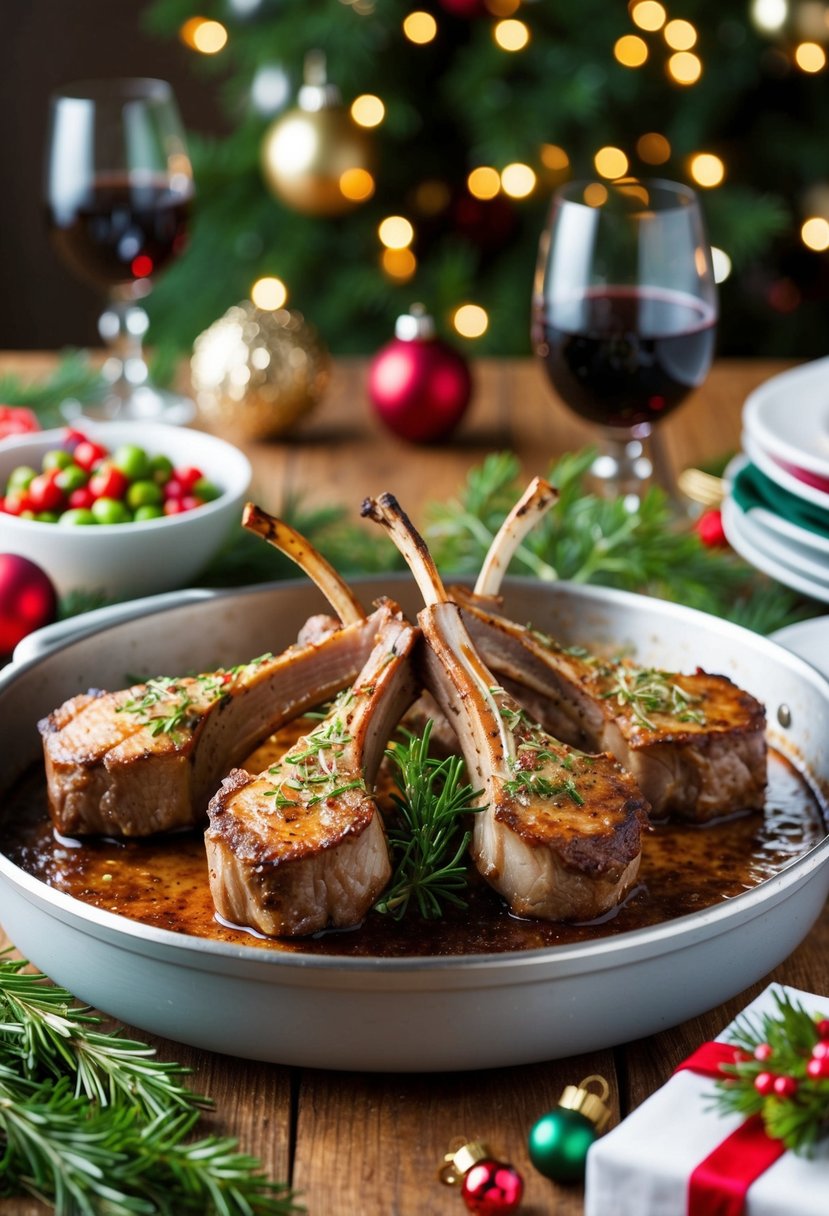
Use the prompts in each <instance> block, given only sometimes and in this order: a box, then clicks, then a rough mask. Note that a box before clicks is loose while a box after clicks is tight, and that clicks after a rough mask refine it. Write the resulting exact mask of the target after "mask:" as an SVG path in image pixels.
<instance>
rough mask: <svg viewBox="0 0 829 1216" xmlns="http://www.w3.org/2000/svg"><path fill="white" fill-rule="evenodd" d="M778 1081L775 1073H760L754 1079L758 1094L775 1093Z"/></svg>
mask: <svg viewBox="0 0 829 1216" xmlns="http://www.w3.org/2000/svg"><path fill="white" fill-rule="evenodd" d="M776 1080H777V1078H776V1077H775V1075H774V1073H773V1072H758V1074H757V1076H756V1077H755V1078H754V1088H755V1089H756V1090H757V1092H758V1094H764V1095H765V1094H770V1093H773V1092H774V1082H775V1081H776Z"/></svg>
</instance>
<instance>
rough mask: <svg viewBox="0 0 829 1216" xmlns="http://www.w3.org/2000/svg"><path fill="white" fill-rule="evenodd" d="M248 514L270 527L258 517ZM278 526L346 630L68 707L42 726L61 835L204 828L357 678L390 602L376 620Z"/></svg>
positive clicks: (337, 628) (274, 536)
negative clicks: (281, 737)
mask: <svg viewBox="0 0 829 1216" xmlns="http://www.w3.org/2000/svg"><path fill="white" fill-rule="evenodd" d="M248 514H249V515H250V517H251V519H253V520H256V521H259V520H260V515H261V513H260V515H258V514H257V512H256V510H255V508H252V507H251V508H250V511H249V512H248ZM269 527H270V529H271V534H270V536H269V539H271V540H272V541H273V542H274V543H276V544H277V545H278V547H280V548H283V549H284V550H285V551H286V552H288V553H289V554H290V555H291V556H293V557H294V560H296V561H299V562H300V564H301V565H302V566H303V569H305V570H306V571H307V573H308V574H309V575H310V576H311V577H312V578H313V579H314V580H315V581H316V582H317V583H318V585H319V586H320V587H321V589H322V590H323V592H324V594H325V595H326V597H327V598H328V599H329V602H331V603H332V604H333V606H334V608H335V610H336V612H337V613H338V614H339V618H340V619H339V622H329V625H328V627H327V628H326V629H325V630H317V631H316V637H315V638H310V639H309V640H307V641H304V642H303V643H302V644H297V645H294V646H290V647H289V648H288V649H287V650H285V651H284V652H283V653H282V654H279V655H277V656H273V655H262V656H261V657H260V658H257V659H254V660H252V661H251V662H250V663H244V664H241V665H240V666H237V667H233V668H230V669H225V668H219V669H218V670H216V671H211V672H207V673H205V674H202V675H196V676H183V677H180V678H170V677H163V676H162V677H158V678H157V679H153V680H149V681H147V682H146V683H143V684H136V685H133V686H132V687H131V688H127V689H123V690H121V691H118V692H109V693H105V692H100V691H92V692H88V693H84V694H82V695H80V696H76V697H73V698H72V699H71V700H69V701H67V702H66V703H65V704H63V705H61V706H60V707H59V708H58V709H56V710H55V711H54V712H53V713H52V714H50V715H49V716H48V717H47V718H45V719H43V721H41V722H40V723H39V724H38V726H39V729H40V733H41V735H42V738H43V749H44V757H45V762H46V779H47V791H48V798H49V813H50V815H51V817H52V820H53V822H54V824H55V826H56V828H57V829H58V831H60V832H62V833H64V834H66V835H71V836H74V835H85V834H89V833H103V834H106V835H122V836H146V835H150V834H152V833H156V832H164V831H170V830H173V829H176V828H182V827H192V826H195V825H197V824H199V823H200V822H202V821H203V819H204V818H205V815H206V811H207V803H208V800H209V798H210V797H211V795H212V794H213V793H214V792H215V791H216V789H217V787H218V785H219V782H220V780H221V778H222V777H223V776H224V775H225V773H227V771H228V769H230V768H231V767H232V766H233V765H237V764H240V763H241V762H242V761H243V760H244V759H245V757H246V756H247V755H249V754H250V752H251V751H252V750H253V748H254V747H255V746H256V745H257V744H259V743H261V741H262V740H263V739H264V738H266V737H267V736H268V735H269V734H271V733H272V732H273V731H275V730H277V729H278V728H279V727H280V726H282V725H283V724H284V723H286V722H288V721H291V720H292V719H294V718H296V717H298V716H299V715H300V714H302V713H304V712H305V711H306V710H308V709H311V708H313V707H314V706H315V705H318V704H320V703H322V702H324V701H327V700H330V698H331V697H333V696H335V695H336V694H337V693H338V692H339V691H340V690H341V689H343V688H345V687H347V686H348V685H349V684H351V682H352V681H353V680H354V678H355V677H356V676H357V674H358V672H359V671H360V669H361V668H362V667H363V665H364V663H365V662H366V659H367V658H368V656H369V654H370V653H371V651H372V648H373V646H374V643H375V639H376V637H377V635H378V632H379V631H380V630H381V629H382V628H383V627H384V626H385V625H386V624H387V622H388V621H389V620H390V619H391V618H392V617H393V616H394V613H395V609H394V608H393V607H391V606H389V605H387V604H383V605H380V606H379V607H378V609H377V611H376V612H375V613H373V614H372V616H371V617H366V614H365V612H364V611H363V609H362V607H361V606H360V605H359V603H358V602H357V601H356V599H355V598H354V596H353V595H352V593H351V591H350V590H349V588H348V587H347V586H346V585H345V583H343V581H342V580H341V579H340V578H339V576H338V575H337V574H336V572H335V571H334V570H333V569H332V568H331V567H330V566H329V565H328V563H327V562H326V561H325V559H324V558H322V557H321V556H320V555H319V554H316V553H315V552H314V551H313V549H312V548H311V546H309V545H308V544H307V542H305V541H304V538H302V537H301V536H300V535H299V533H296V532H295V531H294V530H293V529H291V528H289V527H288V526H287V525H286V524H281V523H278V522H277V521H272V522H271V525H269Z"/></svg>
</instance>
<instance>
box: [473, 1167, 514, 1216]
mask: <svg viewBox="0 0 829 1216" xmlns="http://www.w3.org/2000/svg"><path fill="white" fill-rule="evenodd" d="M523 1194H524V1180H523V1179H522V1177H521V1175H520V1174H519V1173H518V1170H516V1169H515V1168H514V1167H513V1166H511V1165H507V1164H506V1162H503V1161H493V1160H491V1159H489V1158H484V1160H482V1161H477V1162H476V1163H475V1164H474V1165H473V1166H472V1168H471V1169H470V1170H467V1172H466V1174H465V1175H464V1179H463V1183H462V1184H461V1195H462V1197H463V1201H464V1203H465V1204H466V1206H467V1208H468V1209H469V1211H470V1212H475V1213H476V1216H501V1214H502V1213H505V1212H514V1211H515V1209H516V1208H517V1207H518V1205H519V1204H520V1202H521V1197H522V1195H523Z"/></svg>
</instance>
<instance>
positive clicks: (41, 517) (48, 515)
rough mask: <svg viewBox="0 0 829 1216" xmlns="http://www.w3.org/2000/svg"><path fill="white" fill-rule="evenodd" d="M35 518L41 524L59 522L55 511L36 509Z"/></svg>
mask: <svg viewBox="0 0 829 1216" xmlns="http://www.w3.org/2000/svg"><path fill="white" fill-rule="evenodd" d="M35 519H36V520H37V521H38V523H41V524H57V523H60V515H59V514H58V512H57V511H38V513H37V514H36V515H35Z"/></svg>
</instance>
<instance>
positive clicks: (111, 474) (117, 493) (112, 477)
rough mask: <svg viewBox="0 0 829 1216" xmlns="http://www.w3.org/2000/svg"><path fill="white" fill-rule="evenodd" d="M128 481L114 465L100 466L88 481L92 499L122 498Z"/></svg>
mask: <svg viewBox="0 0 829 1216" xmlns="http://www.w3.org/2000/svg"><path fill="white" fill-rule="evenodd" d="M128 485H129V481H128V480H127V478H126V477H125V476H124V474H123V473H122V472H121V470H120V469H119V468H116V466H115V465H114V464H102V465H101V466H100V467H99V468H97V469H96V470H95V472H94V473H93V474H92V476H91V477H90V479H89V490H90V493H91V494H92V497H93V498H123V497H124V495H125V494H126V492H127V486H128Z"/></svg>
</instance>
